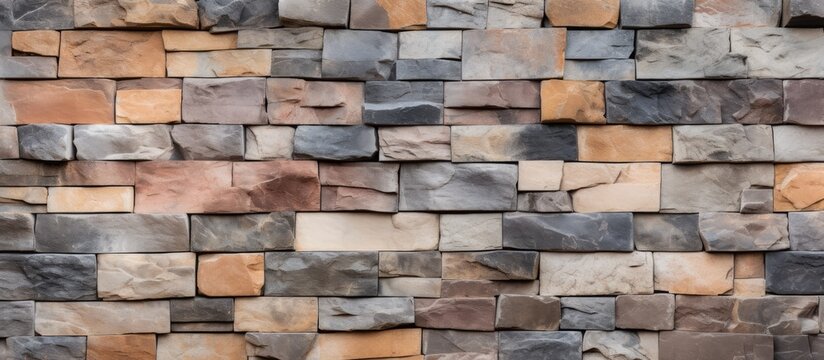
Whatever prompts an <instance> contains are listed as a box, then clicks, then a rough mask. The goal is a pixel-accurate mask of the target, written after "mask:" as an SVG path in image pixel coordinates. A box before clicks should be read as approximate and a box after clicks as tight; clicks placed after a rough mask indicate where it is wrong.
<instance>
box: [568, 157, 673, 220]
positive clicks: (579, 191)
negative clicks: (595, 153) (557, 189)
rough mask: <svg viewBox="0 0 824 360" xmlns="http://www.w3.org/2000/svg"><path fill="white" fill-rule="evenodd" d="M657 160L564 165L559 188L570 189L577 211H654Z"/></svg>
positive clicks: (658, 179) (657, 190) (658, 170)
mask: <svg viewBox="0 0 824 360" xmlns="http://www.w3.org/2000/svg"><path fill="white" fill-rule="evenodd" d="M660 188H661V168H660V165H659V164H658V163H642V164H633V163H630V164H599V163H572V162H568V163H565V164H564V179H563V181H562V182H561V190H564V191H570V192H571V195H572V205H573V208H574V209H575V211H577V212H598V211H603V212H622V211H636V212H656V211H658V210H659V208H660V196H659V193H660Z"/></svg>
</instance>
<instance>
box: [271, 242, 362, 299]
mask: <svg viewBox="0 0 824 360" xmlns="http://www.w3.org/2000/svg"><path fill="white" fill-rule="evenodd" d="M377 292H378V253H376V252H296V253H277V252H275V253H266V287H265V290H264V294H266V295H273V296H284V295H286V296H376V295H377Z"/></svg>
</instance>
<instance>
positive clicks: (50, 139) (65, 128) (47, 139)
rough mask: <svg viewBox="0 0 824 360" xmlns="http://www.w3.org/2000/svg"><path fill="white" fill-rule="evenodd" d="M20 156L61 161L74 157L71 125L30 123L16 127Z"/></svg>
mask: <svg viewBox="0 0 824 360" xmlns="http://www.w3.org/2000/svg"><path fill="white" fill-rule="evenodd" d="M17 139H18V141H19V144H20V157H21V158H23V159H31V160H45V161H63V160H72V159H74V147H73V146H72V127H71V126H70V125H58V124H32V125H23V126H18V127H17Z"/></svg>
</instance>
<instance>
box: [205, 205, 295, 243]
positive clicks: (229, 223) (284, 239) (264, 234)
mask: <svg viewBox="0 0 824 360" xmlns="http://www.w3.org/2000/svg"><path fill="white" fill-rule="evenodd" d="M191 221H192V226H191V233H192V234H191V243H192V250H193V251H197V252H220V251H226V252H240V251H264V250H290V249H292V248H293V247H294V241H295V214H294V213H293V212H275V213H269V214H243V215H192V217H191Z"/></svg>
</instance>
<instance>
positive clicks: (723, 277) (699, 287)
mask: <svg viewBox="0 0 824 360" xmlns="http://www.w3.org/2000/svg"><path fill="white" fill-rule="evenodd" d="M653 261H654V263H655V290H657V291H666V292H669V293H673V294H689V295H722V294H727V293H729V292H731V291H732V288H733V269H734V266H733V264H734V259H733V256H732V255H731V254H712V253H707V252H689V253H679V252H656V253H654V254H653Z"/></svg>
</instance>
